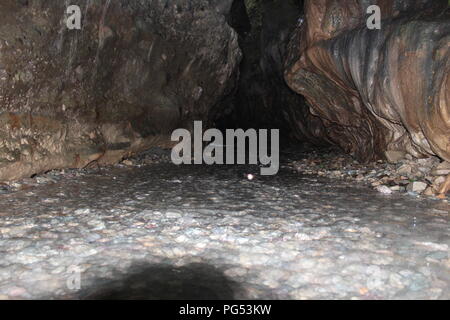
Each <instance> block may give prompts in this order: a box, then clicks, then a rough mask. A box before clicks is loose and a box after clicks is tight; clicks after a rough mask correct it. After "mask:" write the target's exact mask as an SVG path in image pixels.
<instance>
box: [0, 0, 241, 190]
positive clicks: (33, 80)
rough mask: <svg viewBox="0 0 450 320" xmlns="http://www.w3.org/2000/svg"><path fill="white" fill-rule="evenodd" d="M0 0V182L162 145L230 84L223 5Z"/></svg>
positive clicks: (227, 4) (232, 56) (231, 59)
mask: <svg viewBox="0 0 450 320" xmlns="http://www.w3.org/2000/svg"><path fill="white" fill-rule="evenodd" d="M66 2H67V1H47V0H34V1H18V0H2V1H1V2H0V21H2V23H1V24H0V181H1V180H12V179H17V178H20V177H24V176H30V175H33V174H35V173H38V172H42V171H46V170H50V169H54V168H63V167H76V168H80V167H84V166H86V165H87V164H89V163H90V162H92V161H98V162H101V163H111V162H115V161H118V160H120V159H121V158H122V157H124V156H125V155H127V154H128V153H130V152H136V151H139V150H142V149H144V148H147V147H149V146H151V145H158V144H166V143H167V142H168V141H169V137H170V136H169V134H170V133H171V132H172V130H173V129H175V128H179V127H183V126H187V124H188V123H190V122H191V121H192V120H193V119H198V120H205V121H206V120H208V119H209V118H210V113H211V112H212V110H214V108H216V106H217V105H218V104H219V102H220V100H221V99H222V98H223V97H224V96H226V95H228V94H229V93H230V92H231V91H232V89H233V88H234V86H235V84H236V79H237V77H238V67H239V62H240V59H241V51H240V49H239V45H238V39H237V34H236V32H235V31H234V30H233V29H232V28H231V27H230V26H229V25H228V24H227V22H226V16H227V15H228V14H229V11H230V8H231V4H232V0H213V1H211V0H191V1H184V0H153V1H138V0H136V1H127V0H114V1H111V0H99V1H90V0H79V1H76V3H77V4H78V5H79V6H80V8H81V11H82V29H81V30H69V29H68V28H67V25H66V19H67V15H66V9H67V6H68V4H67V3H66Z"/></svg>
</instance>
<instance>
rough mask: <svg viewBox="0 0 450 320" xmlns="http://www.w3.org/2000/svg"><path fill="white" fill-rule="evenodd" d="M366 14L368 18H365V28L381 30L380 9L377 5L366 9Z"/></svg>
mask: <svg viewBox="0 0 450 320" xmlns="http://www.w3.org/2000/svg"><path fill="white" fill-rule="evenodd" d="M367 14H370V16H369V17H368V18H367V23H366V25H367V28H368V29H369V30H375V29H376V30H380V29H381V9H380V7H379V6H377V5H371V6H368V7H367Z"/></svg>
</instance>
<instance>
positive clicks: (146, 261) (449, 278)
mask: <svg viewBox="0 0 450 320" xmlns="http://www.w3.org/2000/svg"><path fill="white" fill-rule="evenodd" d="M289 157H291V158H292V159H290V161H289V162H288V163H285V165H283V167H282V169H281V170H280V173H279V174H278V175H277V176H274V177H263V176H259V175H258V172H259V168H258V167H247V166H179V167H177V166H175V165H172V164H170V163H164V161H163V162H161V163H154V164H150V165H144V166H135V165H133V166H126V165H119V166H115V167H110V168H102V169H101V172H99V171H98V169H97V168H92V169H85V170H83V171H76V172H73V171H68V172H65V173H64V174H59V175H54V178H53V180H54V181H52V182H47V183H46V184H43V185H37V186H35V187H33V188H30V189H27V190H21V191H16V192H14V193H8V194H1V195H0V208H1V209H0V216H1V218H2V219H1V220H0V232H1V234H0V252H1V255H2V259H1V261H0V298H3V299H19V298H24V299H31V298H43V297H46V298H56V299H60V298H115V297H120V298H127V297H128V298H133V297H134V298H136V297H138V298H152V299H153V298H164V297H166V298H167V297H168V298H176V297H182V298H183V297H184V298H185V297H186V296H188V297H189V296H190V297H200V298H202V297H205V296H208V297H215V298H230V297H233V298H288V299H289V298H291V299H314V298H319V299H321V298H331V299H336V298H354V299H383V298H384V299H449V298H450V255H449V246H450V229H449V226H450V215H449V212H450V206H449V205H448V204H447V203H445V202H442V201H440V200H427V199H422V200H420V201H419V200H418V199H416V198H408V197H404V196H402V195H399V194H391V195H383V194H380V193H378V192H376V191H374V190H371V189H370V188H368V187H364V186H360V185H356V184H355V183H354V182H351V181H341V180H336V179H330V178H327V177H320V176H317V175H299V174H298V173H297V172H294V171H293V170H292V168H291V167H290V164H289V163H292V162H293V161H294V160H295V161H301V159H294V158H295V157H294V156H293V155H292V154H291V155H289ZM74 173H78V174H77V175H75V174H74ZM51 174H52V173H49V174H48V175H47V176H50V175H51ZM248 174H253V175H254V179H252V180H249V179H248V178H247V177H248ZM73 268H76V269H75V270H78V271H80V272H81V273H80V275H81V278H80V280H81V282H80V286H81V287H80V290H70V289H69V288H68V281H69V280H70V279H71V277H73V273H71V272H72V271H73V270H74V269H73ZM161 280H164V281H161Z"/></svg>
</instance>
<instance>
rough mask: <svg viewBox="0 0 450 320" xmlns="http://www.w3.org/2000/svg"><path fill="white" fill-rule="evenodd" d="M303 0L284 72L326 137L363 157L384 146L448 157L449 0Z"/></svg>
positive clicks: (380, 152)
mask: <svg viewBox="0 0 450 320" xmlns="http://www.w3.org/2000/svg"><path fill="white" fill-rule="evenodd" d="M373 4H377V5H378V6H379V7H380V8H381V19H382V20H381V30H376V29H375V30H370V29H369V28H368V27H367V23H366V22H367V19H368V17H369V15H368V14H366V12H367V9H368V6H369V3H368V2H367V1H365V0H354V1H334V0H318V1H316V0H307V1H305V17H304V18H305V19H299V23H298V26H297V29H296V31H295V33H294V34H293V36H292V39H291V43H290V45H289V49H288V51H289V55H288V59H287V65H286V73H285V78H286V81H287V83H288V84H289V85H290V87H291V88H292V89H293V90H295V91H296V92H298V93H300V94H302V95H304V96H305V97H306V100H307V101H308V103H309V105H310V110H311V112H312V114H313V115H315V116H317V117H319V118H320V119H321V121H322V122H323V124H324V125H325V127H326V130H325V132H326V136H327V137H328V138H329V140H331V141H332V142H334V143H335V144H337V145H339V146H340V147H341V148H342V149H344V150H345V151H346V152H347V153H349V154H352V155H353V156H355V157H357V158H359V159H360V160H364V161H372V160H376V159H381V158H388V157H387V156H386V154H385V152H403V153H409V154H411V155H413V156H415V157H422V156H430V155H437V156H439V157H441V158H443V159H445V160H447V161H450V149H449V144H448V137H449V136H450V127H449V123H450V122H449V116H448V114H449V108H450V96H449V92H450V78H449V76H450V72H449V70H450V65H449V64H450V58H449V57H450V51H449V40H448V39H449V34H450V22H449V21H450V19H449V14H450V11H449V9H448V1H446V0H439V1H435V0H428V1H405V0H394V1H392V0H378V1H372V2H371V3H370V5H373Z"/></svg>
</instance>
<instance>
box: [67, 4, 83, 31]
mask: <svg viewBox="0 0 450 320" xmlns="http://www.w3.org/2000/svg"><path fill="white" fill-rule="evenodd" d="M66 14H67V19H66V26H67V29H69V30H81V9H80V7H79V6H77V5H70V6H68V7H67V10H66Z"/></svg>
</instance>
